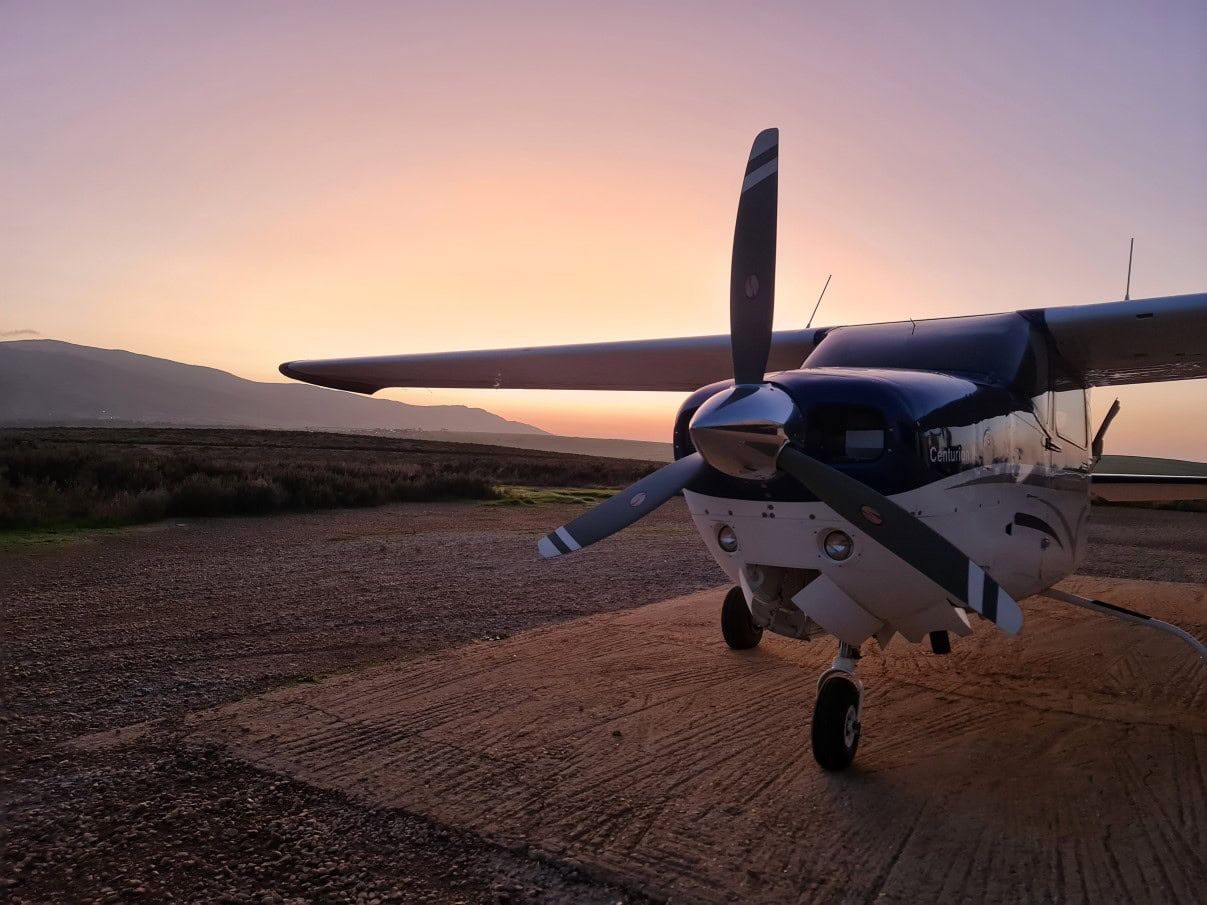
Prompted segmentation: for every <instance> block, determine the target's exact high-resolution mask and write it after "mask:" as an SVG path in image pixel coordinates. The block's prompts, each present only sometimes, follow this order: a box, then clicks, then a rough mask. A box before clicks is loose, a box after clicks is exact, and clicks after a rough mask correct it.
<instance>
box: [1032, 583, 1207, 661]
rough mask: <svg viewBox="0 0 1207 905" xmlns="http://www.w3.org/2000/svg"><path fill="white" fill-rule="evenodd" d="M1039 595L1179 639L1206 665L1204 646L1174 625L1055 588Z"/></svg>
mask: <svg viewBox="0 0 1207 905" xmlns="http://www.w3.org/2000/svg"><path fill="white" fill-rule="evenodd" d="M1039 593H1040V596H1041V597H1050V598H1052V599H1053V600H1059V601H1060V602H1061V603H1071V604H1073V606H1079V607H1082V608H1083V609H1087V610H1090V611H1092V612H1095V613H1101V614H1102V615H1103V616H1114V617H1115V618H1116V619H1120V620H1122V621H1124V622H1130V623H1132V624H1133V625H1146V626H1148V627H1149V628H1155V629H1156V630H1157V631H1159V632H1168V633H1169V634H1171V635H1173V636H1174V637H1175V638H1181V639H1182V640H1183V641H1185V642H1186V643H1187V644H1189V645H1190V646H1191V647H1193V648H1194V650H1195V653H1197V654H1198V655H1199V656H1200V657H1202V658H1203V661H1204V662H1205V663H1207V646H1204V645H1203V642H1201V641H1200V640H1199V639H1198V638H1196V637H1195V636H1194V635H1192V634H1190V632H1188V631H1186V630H1185V629H1180V628H1178V627H1177V626H1176V625H1170V624H1169V623H1168V622H1162V621H1161V620H1160V619H1154V618H1153V617H1152V616H1148V615H1145V614H1144V613H1137V612H1136V611H1135V610H1127V609H1124V608H1123V607H1121V606H1115V605H1114V604H1113V603H1106V602H1105V601H1102V600H1091V599H1090V598H1088V597H1078V596H1077V595H1076V594H1070V593H1068V592H1067V591H1058V590H1056V589H1055V588H1048V590H1046V591H1040V592H1039Z"/></svg>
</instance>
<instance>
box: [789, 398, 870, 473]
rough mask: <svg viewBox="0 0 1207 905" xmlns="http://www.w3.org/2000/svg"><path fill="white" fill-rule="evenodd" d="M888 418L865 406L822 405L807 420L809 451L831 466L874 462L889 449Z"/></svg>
mask: <svg viewBox="0 0 1207 905" xmlns="http://www.w3.org/2000/svg"><path fill="white" fill-rule="evenodd" d="M885 430H886V428H885V423H884V416H883V415H881V414H880V412H878V411H876V409H874V408H868V407H867V406H863V405H838V404H818V405H814V406H812V407H811V408H810V409H809V412H808V414H807V415H806V417H805V450H806V452H807V453H808V454H809V455H811V456H813V458H815V459H818V460H819V461H822V462H826V463H828V464H831V465H835V464H842V463H846V462H871V461H874V460H875V459H879V458H880V456H881V455H882V454H883V453H884V447H885V439H886V438H885Z"/></svg>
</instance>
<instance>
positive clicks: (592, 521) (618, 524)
mask: <svg viewBox="0 0 1207 905" xmlns="http://www.w3.org/2000/svg"><path fill="white" fill-rule="evenodd" d="M707 467H708V466H707V465H705V464H704V459H703V457H702V456H701V455H700V454H699V453H692V454H691V455H690V456H686V457H684V458H682V459H679V460H678V461H677V462H672V463H671V464H670V465H666V466H663V467H662V468H659V469H658V470H657V471H656V472H654V473H653V474H652V475H647V476H646V477H644V478H642V479H641V480H640V481H638V482H637V483H636V484H633V485H632V486H630V487H627V488H626V489H624V490H622V491H620V493H618V494H616V496H614V497H609V498H608V499H606V500H604V501H603V502H602V503H600V504H599V505H598V506H596V507H595V508H594V509H592V510H590V511H589V512H585V513H583V514H582V515H580V516H579V517H578V518H576V519H575V520H574V521H572V522H570V523H569V524H568V525H563V526H562V527H560V528H558V529H557V530H556V531H554V532H552V533H551V534H547V535H545V536H544V537H542V538H541V540H540V542H539V543H538V544H537V549H538V550H540V551H541V556H544V557H546V558H548V557H550V556H561V555H563V554H565V553H573V552H574V551H576V550H581V549H582V548H583V547H589V546H590V545H591V544H593V543H595V542H596V541H600V540H603V539H604V538H605V537H609V536H610V535H613V534H615V533H616V532H617V531H620V530H622V529H624V528H627V527H629V525H631V524H633V523H634V522H635V521H637V520H638V519H641V518H644V517H645V516H647V515H649V514H650V513H651V512H653V511H654V510H655V509H657V508H658V507H659V506H661V505H662V504H663V503H665V502H666V501H667V500H669V499H670V498H671V497H673V496H674V495H675V494H676V493H678V492H679V491H680V490H682V489H683V488H684V487H686V486H687V485H688V484H690V483H691V481H692V480H693V479H694V478H695V477H696V476H697V475H699V474H700V472H702V471H704V470H705V469H706V468H707Z"/></svg>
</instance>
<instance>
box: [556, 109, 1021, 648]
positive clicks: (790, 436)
mask: <svg viewBox="0 0 1207 905" xmlns="http://www.w3.org/2000/svg"><path fill="white" fill-rule="evenodd" d="M778 193H779V130H778V129H767V130H765V131H763V132H760V133H759V134H758V136H757V137H756V138H755V140H754V145H753V146H752V147H751V149H750V158H749V160H748V162H747V164H746V174H745V177H744V179H743V181H742V194H741V198H740V200H739V202H738V215H737V221H736V223H735V226H734V237H733V258H732V263H731V270H730V281H729V325H730V344H731V348H732V352H733V373H734V384H735V385H734V387H733V389H731V390H730V391H729V392H722V393H718V394H716V395H715V396H713V397H711V398H710V399H708V400H707V401H706V402H705V403H704V404H703V405H701V406H700V408H699V409H698V410H697V411H696V413H695V415H694V416H693V417H692V421H691V424H690V425H689V430H690V432H691V438H692V444H693V445H694V446H695V447H696V449H697V450H698V452H696V453H693V454H692V455H690V456H686V457H685V458H683V459H679V460H678V461H676V462H674V463H672V464H670V465H667V466H664V467H663V468H660V469H659V470H658V471H656V472H654V473H653V474H651V475H649V476H647V477H645V478H642V479H641V480H640V481H638V482H637V483H636V484H634V485H632V486H631V487H629V488H627V489H626V490H622V491H621V492H620V493H618V494H616V496H614V497H612V498H610V499H608V500H605V501H604V502H603V503H601V504H600V505H598V506H596V507H595V508H594V509H592V510H591V511H589V512H587V513H585V514H584V515H581V516H579V517H578V518H577V519H575V520H574V521H572V522H570V523H569V524H567V525H563V526H562V527H561V528H558V529H557V530H556V531H554V532H552V533H551V534H548V535H546V536H545V537H544V538H542V539H541V541H540V543H539V544H538V548H539V550H540V552H541V555H542V556H546V557H549V556H560V555H563V554H565V553H573V552H574V551H576V550H580V549H582V548H583V547H586V546H588V545H590V544H593V543H595V542H596V541H599V540H602V539H603V538H605V537H608V536H609V535H612V534H615V533H616V532H617V531H620V530H621V529H623V528H626V527H628V526H629V525H631V524H633V523H634V522H636V521H637V520H638V519H640V518H642V517H644V516H645V515H648V514H649V513H650V512H652V511H653V510H654V509H657V508H658V507H659V506H661V505H662V504H663V503H665V502H666V501H667V500H669V499H670V498H671V497H672V496H674V495H675V494H676V493H678V492H679V491H681V490H682V489H683V488H684V487H686V486H687V485H688V484H690V483H691V482H692V481H693V480H694V479H695V478H696V477H697V476H699V475H700V474H702V473H704V472H705V470H706V469H708V468H712V469H715V470H716V471H719V472H722V473H724V474H727V475H730V476H732V477H737V478H745V479H748V480H762V481H765V480H769V479H771V478H774V477H775V476H776V475H778V474H780V473H786V474H788V475H789V476H791V477H792V478H793V479H794V480H796V481H797V482H798V483H800V484H801V485H803V486H804V487H805V488H806V489H808V490H809V492H810V493H812V494H813V495H814V496H816V497H817V498H818V499H819V500H821V501H822V502H823V503H825V504H826V505H828V506H829V507H830V508H831V509H833V510H834V511H835V512H837V513H838V514H839V515H841V516H842V517H843V518H844V519H846V520H847V521H849V522H851V524H852V525H855V526H857V527H858V529H859V530H860V531H862V532H863V533H864V535H866V536H867V537H868V538H869V539H871V540H872V541H874V542H876V543H878V544H880V545H881V546H883V547H884V548H885V549H886V550H888V551H889V552H890V553H892V554H893V555H894V556H896V557H897V558H898V559H900V560H901V561H902V563H903V564H904V565H905V566H907V567H908V568H912V569H914V570H915V571H917V572H919V573H920V574H921V575H923V576H924V577H925V578H927V579H929V580H930V581H931V582H933V583H934V584H935V585H937V586H938V587H939V588H940V589H941V590H942V592H943V593H944V594H945V595H947V596H948V598H949V599H951V600H952V601H953V602H958V603H959V604H962V605H963V606H966V607H968V608H969V609H972V610H973V611H975V612H977V613H979V614H980V615H981V616H982V617H984V618H985V619H988V620H990V621H991V622H994V623H995V624H996V625H997V626H998V627H999V628H1001V629H1002V630H1003V631H1005V632H1007V633H1009V634H1017V633H1018V631H1019V630H1020V629H1021V628H1022V624H1023V614H1022V611H1021V610H1020V609H1019V607H1018V604H1017V603H1016V602H1015V601H1014V600H1013V599H1012V598H1011V597H1010V595H1009V594H1007V593H1006V592H1005V591H1004V590H1002V588H1001V587H999V586H998V584H997V583H996V582H995V581H994V580H993V579H992V578H990V577H989V576H988V575H987V574H985V571H984V570H983V569H982V568H981V567H980V566H978V565H977V564H976V563H974V562H973V561H972V560H970V559H969V558H968V557H967V556H966V555H965V554H964V553H962V552H961V551H960V549H959V548H958V547H956V546H955V545H954V544H952V543H951V542H950V541H948V540H947V539H946V538H944V537H943V536H942V535H940V534H939V533H938V532H936V531H935V530H934V529H933V528H931V527H930V526H929V525H927V524H926V523H925V522H924V521H922V520H921V519H920V518H918V517H917V516H914V515H912V514H910V513H909V512H907V511H906V510H905V509H903V508H901V507H900V506H898V505H897V504H896V503H894V502H893V501H892V500H890V499H888V498H887V497H885V496H884V495H883V494H881V493H879V492H877V491H876V490H874V489H872V488H871V487H869V486H867V485H866V484H864V483H862V482H861V481H858V480H856V479H855V478H852V477H850V476H848V475H845V474H843V473H842V472H840V471H838V470H836V469H834V468H831V467H830V466H829V465H826V464H824V463H823V462H820V461H818V460H817V459H814V458H812V457H811V456H808V455H806V454H805V453H803V452H801V450H800V448H799V447H800V446H802V445H803V442H802V441H803V424H804V419H803V416H802V415H801V413H800V410H799V409H798V408H797V406H796V403H795V402H794V401H793V399H792V397H791V396H790V395H788V393H786V392H785V391H784V390H782V389H780V388H779V387H776V386H774V385H772V384H770V383H766V382H765V381H764V377H765V374H766V368H767V359H768V356H769V354H770V351H771V327H772V319H773V316H774V311H775V246H776V208H777V204H778Z"/></svg>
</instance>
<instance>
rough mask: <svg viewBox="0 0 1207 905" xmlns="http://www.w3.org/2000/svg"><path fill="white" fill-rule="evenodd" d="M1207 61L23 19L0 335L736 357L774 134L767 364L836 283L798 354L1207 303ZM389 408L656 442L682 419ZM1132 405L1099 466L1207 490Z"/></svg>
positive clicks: (1021, 26) (53, 14)
mask: <svg viewBox="0 0 1207 905" xmlns="http://www.w3.org/2000/svg"><path fill="white" fill-rule="evenodd" d="M1205 28H1207V8H1205V7H1203V6H1202V5H1201V4H1186V5H1185V8H1181V7H1178V8H1176V9H1173V8H1171V9H1169V10H1166V11H1165V12H1164V13H1163V15H1162V16H1152V15H1151V14H1148V13H1146V11H1144V10H1142V9H1139V8H1133V7H1128V6H1124V5H1120V6H1119V7H1118V8H1117V9H1114V8H1113V9H1112V14H1111V16H1096V17H1092V21H1089V20H1087V17H1086V16H1085V14H1084V11H1083V10H1078V9H1074V8H1064V7H1061V8H1059V9H1057V8H1051V9H1049V8H1044V9H1043V10H1039V9H1038V8H1036V9H1030V8H1026V9H1014V8H1011V9H1009V10H1005V9H997V8H993V7H979V6H976V5H958V4H957V5H952V4H937V3H936V4H928V3H923V4H918V5H916V6H913V7H911V8H910V10H909V12H908V14H906V13H904V12H901V13H898V12H896V11H895V10H887V9H871V8H868V9H865V8H862V7H859V6H851V5H845V6H844V5H837V6H828V7H827V6H820V7H814V6H808V5H806V6H800V5H796V6H793V5H775V4H771V5H761V4H755V5H752V6H749V7H742V8H741V9H739V8H737V7H733V8H730V7H728V6H726V5H722V4H708V3H704V4H692V5H691V7H685V6H677V5H675V4H664V5H657V6H649V5H648V4H639V3H633V2H630V0H617V2H616V3H614V4H611V5H608V6H607V7H567V6H564V5H561V4H553V3H548V2H540V0H536V2H528V0H524V2H520V3H518V4H511V5H508V6H507V7H505V8H504V7H498V6H496V5H493V4H486V3H474V2H469V3H466V4H446V5H436V6H432V5H428V6H424V7H422V8H419V7H414V6H412V5H407V4H401V5H389V4H387V5H381V6H377V5H374V4H360V3H352V4H350V5H341V6H338V7H337V6H335V5H329V4H309V3H295V2H287V3H286V2H275V0H264V2H262V3H257V4H250V5H249V4H233V3H232V4H217V5H215V4H211V3H189V2H185V3H181V4H171V5H168V4H154V3H142V2H137V0H132V2H128V3H120V4H114V5H106V6H105V7H104V8H103V9H102V8H100V7H97V8H95V9H93V8H91V7H88V6H86V5H81V6H79V7H78V8H76V9H74V10H71V11H64V10H62V9H59V8H58V7H57V6H55V5H46V4H26V5H12V6H10V7H7V8H5V9H4V10H3V11H2V12H0V61H3V62H2V63H0V86H3V87H5V88H8V89H9V90H7V91H0V117H2V118H3V121H4V123H5V143H4V149H3V152H2V154H3V159H4V163H5V166H4V167H0V194H2V195H3V196H4V197H5V199H6V202H7V207H8V209H9V210H11V211H14V212H15V215H14V218H13V219H14V223H15V224H16V228H14V229H13V230H10V231H9V234H8V235H7V236H6V241H5V243H3V245H0V299H2V300H3V301H2V303H0V330H14V329H32V330H36V331H38V332H39V333H40V334H41V335H43V336H46V337H53V338H58V339H64V340H68V341H71V342H78V343H83V344H86V345H96V346H102V347H106V348H124V349H129V350H132V351H136V352H142V353H145V354H150V355H157V356H162V357H165V358H171V359H175V360H178V361H184V362H190V363H197V364H206V365H210V366H213V367H218V368H222V369H224V370H229V371H231V372H233V373H236V374H239V375H240V376H244V377H249V378H252V379H257V380H279V379H281V378H280V376H279V375H278V374H277V372H276V366H277V364H278V363H280V362H281V361H287V360H293V359H302V358H325V357H337V356H351V355H379V354H391V353H406V352H429V351H441V350H456V349H473V348H497V347H509V346H522V345H537V344H551V343H567V342H590V341H604V340H609V339H636V338H643V337H657V336H674V335H696V334H711V333H724V332H726V331H727V329H728V324H727V318H728V315H727V301H726V293H727V287H728V269H729V254H730V247H731V241H732V235H731V230H732V228H733V217H734V210H735V207H736V202H737V195H738V187H739V184H740V181H741V173H742V166H743V164H744V162H745V156H746V152H747V150H748V146H749V142H750V140H751V139H752V138H753V136H754V134H755V133H756V132H757V131H758V130H759V129H761V128H763V127H765V126H768V125H777V126H779V127H780V129H781V136H782V147H781V155H782V156H781V170H780V179H781V181H780V224H779V264H778V275H777V313H776V324H777V327H779V328H780V329H789V328H793V327H801V326H803V325H804V323H805V321H806V320H807V319H808V317H809V313H810V311H811V309H812V306H813V302H814V301H815V300H816V297H817V293H818V292H819V291H820V289H821V286H822V284H823V283H824V281H825V279H826V275H827V274H829V273H833V274H834V279H833V283H832V284H831V286H830V288H829V291H828V292H827V294H826V298H825V301H824V303H823V305H822V308H821V311H820V313H819V315H818V318H817V323H818V324H819V325H827V324H841V323H867V322H872V321H884V320H899V319H902V318H905V317H915V318H922V317H937V316H949V315H956V314H973V313H984V312H991V311H1008V310H1015V309H1019V308H1031V307H1045V306H1052V305H1067V304H1078V303H1083V302H1095V301H1104V300H1109V299H1113V298H1119V297H1121V296H1122V292H1123V279H1124V270H1125V265H1126V251H1127V239H1128V237H1130V236H1132V235H1135V236H1136V237H1137V241H1136V266H1135V270H1134V274H1133V280H1132V296H1133V297H1143V296H1145V295H1166V294H1176V293H1181V292H1194V291H1204V290H1207V256H1204V255H1203V254H1202V249H1203V247H1204V243H1205V241H1207V120H1204V119H1203V117H1202V116H1198V117H1196V116H1193V115H1188V113H1187V111H1202V110H1207V87H1205V86H1207V79H1204V78H1203V75H1204V73H1203V68H1202V66H1203V63H1202V59H1203V58H1202V53H1201V47H1200V46H1199V45H1200V43H1201V41H1199V40H1198V38H1199V37H1201V35H1202V34H1203V33H1204V29H1205ZM735 46H742V47H757V48H758V49H759V57H758V59H759V63H758V65H757V66H751V65H749V62H748V60H744V59H742V58H740V57H739V56H735V54H734V53H733V48H734V47H735ZM1124 58H1125V59H1127V60H1128V66H1126V67H1119V66H1115V65H1108V64H1106V63H1104V62H1103V61H1110V60H1118V59H1124ZM1024 61H1025V65H1022V64H1023V63H1024ZM1121 110H1125V111H1127V127H1126V128H1120V111H1121ZM1153 136H1160V140H1154V139H1153ZM1110 393H1112V390H1109V389H1108V390H1103V391H1099V392H1098V393H1097V394H1096V397H1095V398H1096V409H1097V411H1098V412H1099V413H1101V412H1102V411H1105V408H1106V406H1107V405H1108V404H1109V401H1110V396H1109V394H1110ZM381 395H383V396H386V397H387V398H395V399H400V400H403V401H406V402H410V403H414V404H434V403H452V404H465V405H473V406H478V407H483V408H487V409H490V410H491V411H494V412H496V413H497V414H500V415H503V416H504V417H509V418H514V419H517V420H522V421H526V422H529V423H532V424H534V425H536V426H539V427H542V428H544V429H546V430H550V431H553V432H557V433H566V434H573V435H580V436H601V437H635V438H643V439H655V440H667V439H669V432H670V428H671V419H672V418H673V415H674V412H675V410H676V408H677V407H678V404H679V401H680V400H681V398H682V397H681V396H678V395H677V394H650V395H647V394H611V395H608V394H598V393H566V392H550V393H536V392H533V393H515V392H505V391H466V392H459V391H451V390H438V391H423V390H392V391H387V392H385V393H383V394H381ZM1118 395H1119V396H1120V397H1121V398H1122V399H1123V404H1124V410H1123V414H1121V416H1120V418H1119V420H1118V421H1117V422H1116V424H1115V426H1114V427H1113V428H1112V431H1111V435H1110V439H1111V443H1110V446H1111V449H1112V450H1115V451H1126V452H1136V453H1141V454H1148V455H1166V454H1168V455H1174V456H1179V457H1183V458H1195V459H1200V460H1207V426H1204V425H1207V393H1205V392H1204V385H1203V382H1202V381H1195V382H1191V383H1188V384H1184V385H1180V386H1179V385H1169V386H1162V387H1144V388H1132V387H1124V388H1120V389H1119V391H1118Z"/></svg>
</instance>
